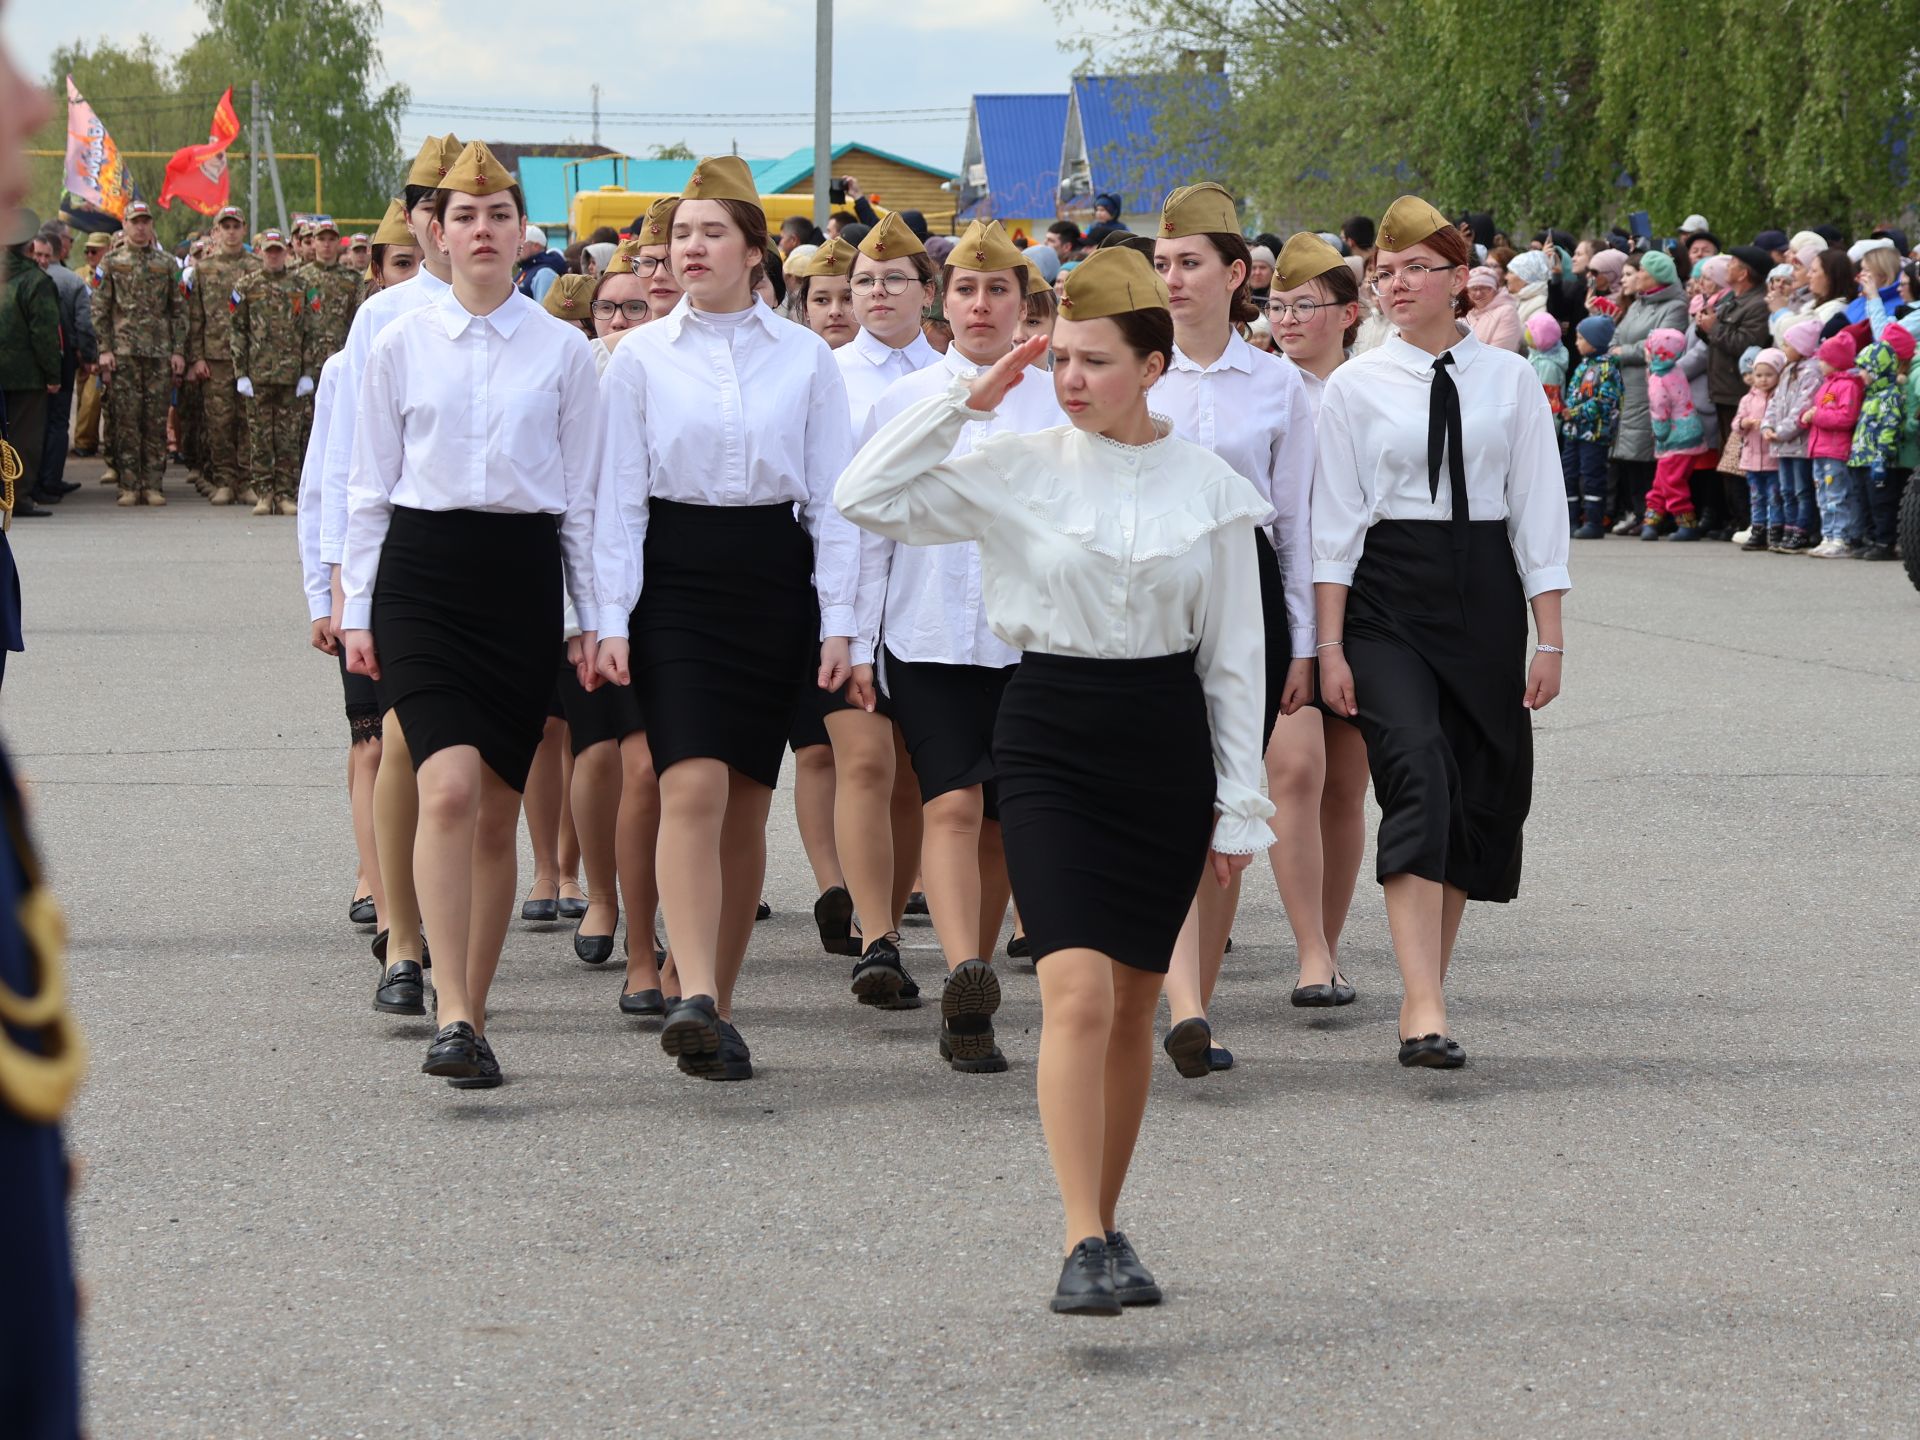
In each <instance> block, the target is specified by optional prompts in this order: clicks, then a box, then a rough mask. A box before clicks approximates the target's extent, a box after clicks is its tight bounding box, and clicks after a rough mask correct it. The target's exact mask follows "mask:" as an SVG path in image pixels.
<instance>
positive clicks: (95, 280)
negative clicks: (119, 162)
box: [72, 230, 107, 458]
mask: <svg viewBox="0 0 1920 1440" xmlns="http://www.w3.org/2000/svg"><path fill="white" fill-rule="evenodd" d="M85 254H86V258H85V259H84V260H83V261H81V263H80V264H79V265H78V266H76V267H75V268H76V269H78V270H79V272H80V278H81V279H82V280H84V281H86V282H87V314H88V317H89V318H91V317H92V315H93V312H94V311H96V310H98V309H99V308H100V296H99V291H100V262H101V261H102V260H104V259H106V257H107V237H106V236H105V235H102V234H101V233H100V232H99V231H97V230H96V231H94V232H93V233H92V234H91V235H89V236H87V239H86V245H85ZM79 390H80V413H79V415H78V417H77V418H76V419H75V420H74V425H73V452H72V453H73V454H75V455H78V456H81V457H83V458H85V457H89V456H93V455H96V454H98V453H99V451H100V400H101V393H102V392H101V389H100V377H99V376H97V375H95V374H94V373H93V370H92V368H91V367H89V368H88V371H87V378H86V381H85V383H84V384H82V385H81V386H80V387H79Z"/></svg>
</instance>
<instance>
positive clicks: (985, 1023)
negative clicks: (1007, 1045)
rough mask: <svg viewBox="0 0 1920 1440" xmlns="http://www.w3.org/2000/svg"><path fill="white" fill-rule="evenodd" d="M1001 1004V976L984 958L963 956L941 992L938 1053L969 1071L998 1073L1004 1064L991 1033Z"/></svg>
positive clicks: (1003, 1067) (973, 1072)
mask: <svg viewBox="0 0 1920 1440" xmlns="http://www.w3.org/2000/svg"><path fill="white" fill-rule="evenodd" d="M999 1008H1000V977H999V976H998V975H996V974H994V973H993V967H992V966H991V965H989V964H987V962H986V961H984V960H962V961H961V962H960V963H959V964H958V965H956V966H954V968H953V971H952V972H951V973H950V974H949V975H948V976H947V983H946V987H945V988H944V989H943V990H941V992H940V1057H941V1058H942V1059H943V1060H945V1061H946V1062H947V1063H948V1064H949V1065H951V1066H953V1068H954V1069H956V1070H958V1071H960V1072H961V1073H963V1074H968V1075H997V1074H999V1073H1001V1072H1002V1071H1004V1070H1005V1069H1006V1068H1007V1057H1006V1056H1005V1055H1003V1054H1001V1053H1000V1047H999V1045H998V1044H997V1043H995V1037H994V1033H993V1016H994V1012H996V1011H997V1010H999Z"/></svg>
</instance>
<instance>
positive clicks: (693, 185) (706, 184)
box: [648, 155, 760, 215]
mask: <svg viewBox="0 0 1920 1440" xmlns="http://www.w3.org/2000/svg"><path fill="white" fill-rule="evenodd" d="M680 198H681V199H682V200H744V201H746V202H747V204H749V205H758V204H759V203H760V190H759V188H758V187H757V186H756V185H755V184H754V182H753V171H752V170H751V169H750V168H749V167H748V165H747V162H746V161H744V160H742V159H741V158H740V157H739V156H738V155H709V156H708V157H707V158H706V159H704V160H702V161H701V162H700V163H699V164H698V165H696V166H694V167H693V174H691V175H689V176H688V177H687V188H686V189H685V190H683V191H681V192H680ZM648 214H649V215H651V214H652V212H651V211H649V212H648Z"/></svg>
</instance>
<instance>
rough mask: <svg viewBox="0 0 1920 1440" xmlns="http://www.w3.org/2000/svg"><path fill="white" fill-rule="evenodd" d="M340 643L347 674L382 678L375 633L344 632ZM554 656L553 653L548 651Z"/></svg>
mask: <svg viewBox="0 0 1920 1440" xmlns="http://www.w3.org/2000/svg"><path fill="white" fill-rule="evenodd" d="M340 643H341V644H343V645H345V646H346V647H347V672H348V673H349V674H352V675H364V676H366V677H367V678H368V679H369V680H378V679H379V678H380V657H379V656H377V655H375V654H374V653H373V632H372V631H371V630H342V631H341V632H340ZM547 653H548V654H552V653H553V652H552V651H548V652H547Z"/></svg>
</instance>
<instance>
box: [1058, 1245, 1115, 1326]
mask: <svg viewBox="0 0 1920 1440" xmlns="http://www.w3.org/2000/svg"><path fill="white" fill-rule="evenodd" d="M1053 1313H1054V1314H1056V1315H1118V1314H1119V1313H1120V1297H1119V1296H1118V1295H1117V1294H1116V1293H1114V1287H1113V1269H1112V1266H1111V1265H1110V1264H1109V1262H1108V1259H1107V1242H1106V1241H1105V1240H1103V1239H1100V1238H1099V1237H1098V1236H1093V1235H1089V1236H1088V1237H1087V1238H1086V1239H1084V1240H1082V1241H1081V1242H1080V1243H1079V1244H1078V1245H1076V1246H1074V1247H1073V1253H1072V1254H1070V1255H1069V1256H1067V1261H1066V1264H1064V1265H1062V1266H1061V1267H1060V1283H1059V1284H1058V1285H1057V1286H1055V1287H1054V1291H1053Z"/></svg>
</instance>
